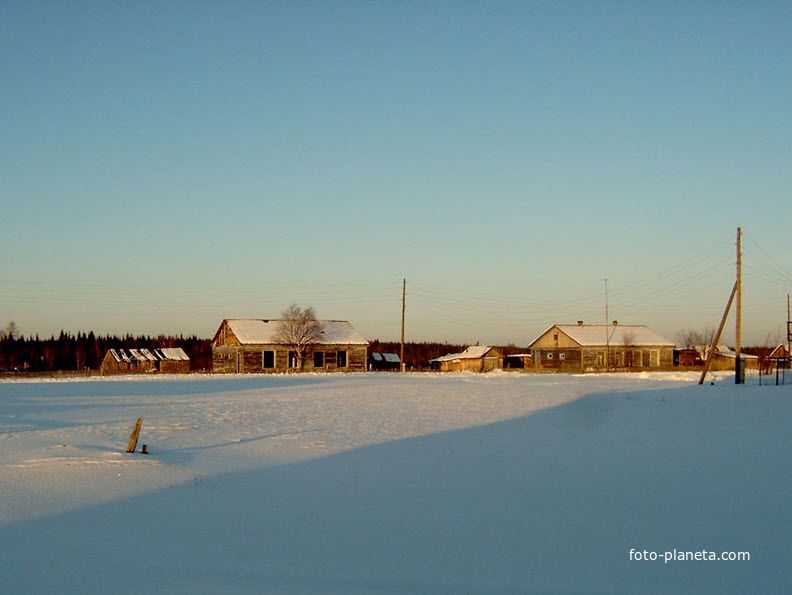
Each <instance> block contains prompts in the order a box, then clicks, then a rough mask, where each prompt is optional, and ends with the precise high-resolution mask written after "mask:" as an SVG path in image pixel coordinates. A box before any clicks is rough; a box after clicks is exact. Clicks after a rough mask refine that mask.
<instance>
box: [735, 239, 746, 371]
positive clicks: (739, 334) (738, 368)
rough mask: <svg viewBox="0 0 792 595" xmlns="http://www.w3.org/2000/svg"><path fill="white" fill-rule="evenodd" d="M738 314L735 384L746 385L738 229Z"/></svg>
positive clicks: (740, 244) (740, 253) (740, 242)
mask: <svg viewBox="0 0 792 595" xmlns="http://www.w3.org/2000/svg"><path fill="white" fill-rule="evenodd" d="M735 288H736V290H737V306H736V308H737V312H736V314H735V319H736V329H735V332H734V337H735V338H734V342H735V346H734V351H735V356H734V383H735V384H745V367H744V364H743V361H742V359H741V358H740V351H741V349H742V228H741V227H738V228H737V284H736V285H735Z"/></svg>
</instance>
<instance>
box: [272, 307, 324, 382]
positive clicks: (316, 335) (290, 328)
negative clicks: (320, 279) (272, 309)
mask: <svg viewBox="0 0 792 595" xmlns="http://www.w3.org/2000/svg"><path fill="white" fill-rule="evenodd" d="M323 332H324V328H323V327H322V323H321V322H319V321H318V320H317V319H316V312H314V309H313V307H312V306H306V307H305V308H301V307H300V306H298V305H297V304H296V303H292V304H291V305H290V306H289V307H288V308H286V309H285V310H284V311H283V312H281V320H280V322H279V324H278V330H277V332H276V334H275V341H277V342H278V343H281V344H283V345H287V346H288V347H289V348H290V349H291V350H292V351H294V353H295V354H296V356H297V369H299V370H302V369H303V365H304V363H305V356H306V354H307V353H308V352H309V351H311V350H312V349H313V346H314V345H316V344H317V343H318V342H319V340H320V339H321V338H322V333H323Z"/></svg>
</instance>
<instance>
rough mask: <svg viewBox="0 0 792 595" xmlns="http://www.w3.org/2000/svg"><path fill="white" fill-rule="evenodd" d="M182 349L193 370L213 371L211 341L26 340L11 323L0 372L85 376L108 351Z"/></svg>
mask: <svg viewBox="0 0 792 595" xmlns="http://www.w3.org/2000/svg"><path fill="white" fill-rule="evenodd" d="M162 347H181V348H182V349H183V350H184V352H185V353H186V354H187V355H188V356H189V358H190V368H191V369H193V370H210V369H211V368H212V342H211V339H202V338H200V337H197V336H194V335H193V336H189V337H184V336H182V335H180V336H178V337H177V336H165V335H160V336H157V337H151V336H148V335H139V336H133V335H131V334H126V335H123V336H118V335H95V334H94V332H93V331H89V332H88V333H83V332H78V333H77V334H76V335H73V334H71V333H69V332H66V331H61V332H60V334H59V335H58V336H55V335H52V336H51V337H49V338H47V339H42V338H40V337H39V336H38V335H36V336H35V337H25V336H24V335H22V334H20V333H19V332H18V330H17V327H16V325H15V324H14V323H13V322H12V323H9V324H8V326H6V328H5V329H4V330H2V331H0V371H5V372H87V371H89V370H98V369H99V367H100V366H101V364H102V360H103V359H104V357H105V355H106V354H107V352H108V351H109V350H110V349H160V348H162Z"/></svg>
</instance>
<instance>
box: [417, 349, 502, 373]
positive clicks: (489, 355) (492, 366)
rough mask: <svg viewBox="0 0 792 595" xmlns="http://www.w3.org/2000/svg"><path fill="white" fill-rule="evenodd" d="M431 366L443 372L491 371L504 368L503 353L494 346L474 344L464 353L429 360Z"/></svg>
mask: <svg viewBox="0 0 792 595" xmlns="http://www.w3.org/2000/svg"><path fill="white" fill-rule="evenodd" d="M429 366H430V367H431V368H432V369H433V370H440V371H441V372H461V371H468V372H489V371H491V370H501V369H503V354H502V353H501V352H500V351H498V350H497V349H495V348H494V347H488V346H486V345H473V346H471V347H468V348H467V349H465V350H464V351H463V352H462V353H449V354H448V355H444V356H442V357H438V358H435V359H433V360H429Z"/></svg>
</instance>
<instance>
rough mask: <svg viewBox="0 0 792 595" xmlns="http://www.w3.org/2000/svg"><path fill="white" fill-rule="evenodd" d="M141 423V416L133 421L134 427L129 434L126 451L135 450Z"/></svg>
mask: <svg viewBox="0 0 792 595" xmlns="http://www.w3.org/2000/svg"><path fill="white" fill-rule="evenodd" d="M142 425H143V418H142V417H138V420H137V421H136V422H135V429H134V430H132V433H131V434H130V435H129V444H128V445H127V452H135V449H136V448H137V443H138V436H140V426H142Z"/></svg>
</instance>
